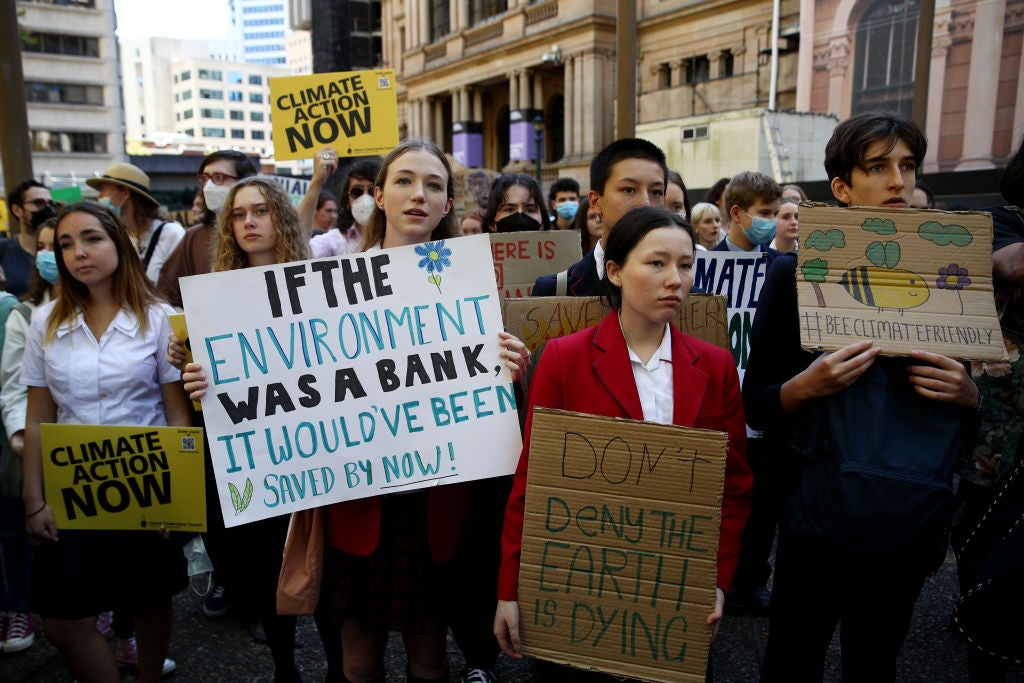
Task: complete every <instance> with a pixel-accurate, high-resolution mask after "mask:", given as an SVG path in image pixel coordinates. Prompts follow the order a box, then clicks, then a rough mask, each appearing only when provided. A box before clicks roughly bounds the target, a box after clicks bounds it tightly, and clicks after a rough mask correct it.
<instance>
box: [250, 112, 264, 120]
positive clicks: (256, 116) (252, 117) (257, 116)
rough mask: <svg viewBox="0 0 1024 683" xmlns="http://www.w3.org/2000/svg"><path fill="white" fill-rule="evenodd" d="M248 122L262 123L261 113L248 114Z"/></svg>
mask: <svg viewBox="0 0 1024 683" xmlns="http://www.w3.org/2000/svg"><path fill="white" fill-rule="evenodd" d="M249 120H250V121H257V122H259V121H263V112H261V111H251V112H249Z"/></svg>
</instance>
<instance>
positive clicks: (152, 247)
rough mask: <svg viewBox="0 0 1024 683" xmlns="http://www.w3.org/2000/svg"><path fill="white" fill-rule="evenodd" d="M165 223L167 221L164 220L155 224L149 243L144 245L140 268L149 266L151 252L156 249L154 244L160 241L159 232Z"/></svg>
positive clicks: (151, 258) (151, 257)
mask: <svg viewBox="0 0 1024 683" xmlns="http://www.w3.org/2000/svg"><path fill="white" fill-rule="evenodd" d="M165 225H167V221H164V222H163V223H161V224H160V225H158V226H156V230H154V231H153V236H152V237H150V238H149V245H148V246H147V247H146V255H145V256H143V257H142V268H143V269H146V268H149V262H150V261H152V260H153V252H154V251H156V245H157V243H158V242H159V241H160V232H161V231H162V230H163V229H164V226H165Z"/></svg>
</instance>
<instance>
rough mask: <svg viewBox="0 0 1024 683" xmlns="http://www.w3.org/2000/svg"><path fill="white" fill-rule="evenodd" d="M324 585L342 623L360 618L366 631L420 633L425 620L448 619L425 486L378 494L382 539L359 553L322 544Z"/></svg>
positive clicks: (442, 569)
mask: <svg viewBox="0 0 1024 683" xmlns="http://www.w3.org/2000/svg"><path fill="white" fill-rule="evenodd" d="M324 546H325V547H324V578H323V591H324V592H327V591H332V592H333V593H334V594H333V595H321V599H324V598H327V599H328V600H331V601H332V602H333V605H334V610H333V614H334V617H335V620H336V622H337V623H338V624H340V623H341V622H342V621H344V620H345V619H354V620H356V621H358V622H359V623H360V625H361V627H362V629H363V631H364V632H367V633H378V632H381V631H400V632H402V633H422V632H423V631H425V630H426V627H427V624H428V623H429V622H434V621H440V622H441V623H442V624H444V623H446V609H445V598H446V597H447V596H448V595H449V590H448V585H447V577H448V574H449V572H447V571H446V570H445V567H446V565H447V563H446V564H444V565H442V564H437V563H436V562H434V560H433V558H432V557H431V556H430V546H429V540H428V537H427V493H426V490H421V491H414V492H412V493H406V494H401V495H389V496H385V497H384V498H383V499H382V500H381V529H380V541H379V542H378V544H377V549H376V550H375V551H374V552H373V554H372V555H369V556H367V557H360V556H357V555H351V554H349V553H343V552H340V551H338V550H335V549H334V548H332V547H331V546H330V544H329V543H326V544H324Z"/></svg>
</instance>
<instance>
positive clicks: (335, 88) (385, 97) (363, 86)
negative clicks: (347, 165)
mask: <svg viewBox="0 0 1024 683" xmlns="http://www.w3.org/2000/svg"><path fill="white" fill-rule="evenodd" d="M395 85H396V82H395V72H394V70H393V69H377V70H370V71H341V72H338V73H329V74H312V75H303V76H281V77H279V78H271V79H270V107H271V109H270V123H271V127H272V128H273V133H274V157H275V158H276V159H277V160H278V161H291V160H293V159H309V158H310V157H312V156H313V154H314V153H315V152H316V150H317V149H319V148H321V147H323V146H324V145H332V146H333V147H334V149H335V151H337V153H338V156H343V157H355V156H364V155H371V154H386V153H387V152H390V151H391V149H392V148H393V147H394V146H395V145H397V144H398V95H397V94H396V91H395Z"/></svg>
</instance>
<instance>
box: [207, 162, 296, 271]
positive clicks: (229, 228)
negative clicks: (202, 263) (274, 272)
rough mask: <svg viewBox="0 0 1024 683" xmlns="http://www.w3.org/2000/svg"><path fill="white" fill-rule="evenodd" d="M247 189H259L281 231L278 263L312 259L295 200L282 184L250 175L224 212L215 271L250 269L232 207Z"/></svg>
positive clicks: (230, 196) (230, 197)
mask: <svg viewBox="0 0 1024 683" xmlns="http://www.w3.org/2000/svg"><path fill="white" fill-rule="evenodd" d="M243 187H255V188H256V189H258V190H259V191H260V194H261V195H263V198H264V199H265V200H267V208H268V209H269V210H270V218H271V220H272V221H273V224H274V229H275V230H277V238H278V239H277V244H275V245H274V262H275V263H288V262H289V261H303V260H305V259H308V258H309V241H308V240H304V239H303V238H302V231H301V229H300V228H299V214H298V213H296V211H295V207H294V206H293V205H292V200H291V199H290V198H289V197H288V195H287V194H285V191H284V190H283V189H282V188H281V186H280V185H278V184H277V183H275V182H274V181H273V180H271V179H269V178H265V177H263V176H250V177H249V178H243V179H242V180H239V181H238V182H237V183H236V184H235V186H234V187H232V188H231V192H229V193H228V198H227V201H226V202H225V203H224V209H223V210H222V211H221V212H220V218H219V219H218V222H217V246H216V247H215V249H214V254H213V270H214V271H215V272H219V271H223V270H238V269H239V268H248V267H249V256H248V254H246V253H245V252H244V251H242V248H241V247H240V246H239V245H238V240H236V239H235V230H234V218H233V217H232V214H233V211H232V208H233V207H234V204H235V195H236V194H237V193H238V191H239V190H240V189H241V188H243Z"/></svg>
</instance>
